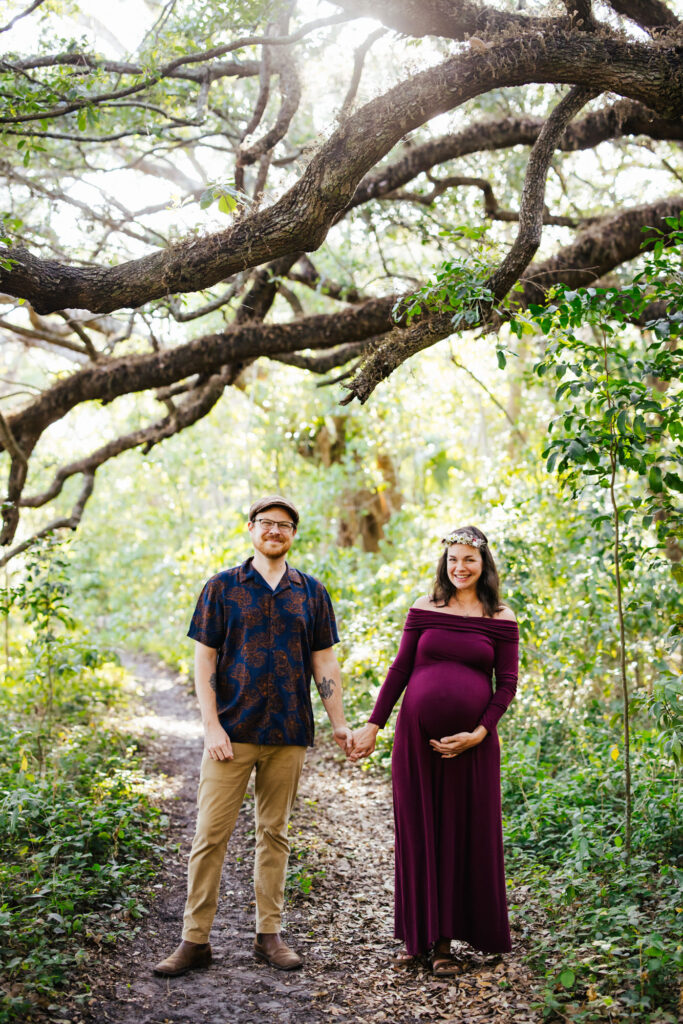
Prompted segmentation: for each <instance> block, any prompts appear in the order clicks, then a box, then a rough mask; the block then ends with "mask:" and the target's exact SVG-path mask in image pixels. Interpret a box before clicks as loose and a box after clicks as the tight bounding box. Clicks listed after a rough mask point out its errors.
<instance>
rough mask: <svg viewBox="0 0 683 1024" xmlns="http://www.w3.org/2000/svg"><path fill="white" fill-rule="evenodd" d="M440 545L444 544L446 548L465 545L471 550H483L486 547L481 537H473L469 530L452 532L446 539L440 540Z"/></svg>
mask: <svg viewBox="0 0 683 1024" xmlns="http://www.w3.org/2000/svg"><path fill="white" fill-rule="evenodd" d="M441 543H442V544H445V545H446V547H450V546H451V544H467V545H468V546H469V547H471V548H483V547H485V546H486V541H485V540H483V539H482V538H481V537H475V536H474V534H473V533H470V531H469V530H453V531H452V532H451V533H449V534H448V535H447V536H446V537H442V538H441Z"/></svg>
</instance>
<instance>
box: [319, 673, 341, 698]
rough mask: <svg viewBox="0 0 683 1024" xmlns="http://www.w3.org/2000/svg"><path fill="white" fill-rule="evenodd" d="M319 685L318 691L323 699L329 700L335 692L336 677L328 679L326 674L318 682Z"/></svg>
mask: <svg viewBox="0 0 683 1024" xmlns="http://www.w3.org/2000/svg"><path fill="white" fill-rule="evenodd" d="M317 686H318V693H319V694H320V696H321V697H322V699H323V700H329V699H330V697H331V696H332V694H333V692H334V688H335V686H336V683H335V681H334V679H326V678H325V676H323V677H322V679H321V680H320V682H319V683H318V684H317Z"/></svg>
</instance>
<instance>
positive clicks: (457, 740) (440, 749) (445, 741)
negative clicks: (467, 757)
mask: <svg viewBox="0 0 683 1024" xmlns="http://www.w3.org/2000/svg"><path fill="white" fill-rule="evenodd" d="M487 735H488V733H487V731H486V729H485V728H484V726H483V725H478V726H477V728H476V729H475V730H474V732H458V733H456V734H455V735H454V736H442V737H441V739H440V740H430V741H429V744H430V746H431V747H432V748H433V749H434V750H435V751H436V752H437V754H441V756H442V757H457V756H458V755H459V754H464V753H465V751H466V750H469V749H470V748H471V747H476V746H478V745H479V744H480V743H481V741H482V740H483V739H485V738H486V736H487Z"/></svg>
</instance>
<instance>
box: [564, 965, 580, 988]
mask: <svg viewBox="0 0 683 1024" xmlns="http://www.w3.org/2000/svg"><path fill="white" fill-rule="evenodd" d="M575 981H576V975H575V974H574V972H573V971H572V970H571V968H569V967H567V969H566V970H564V971H562V974H561V975H560V984H561V985H562V986H563V987H564V988H571V987H572V985H573V984H574V982H575Z"/></svg>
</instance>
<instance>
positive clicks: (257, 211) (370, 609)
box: [0, 0, 683, 1022]
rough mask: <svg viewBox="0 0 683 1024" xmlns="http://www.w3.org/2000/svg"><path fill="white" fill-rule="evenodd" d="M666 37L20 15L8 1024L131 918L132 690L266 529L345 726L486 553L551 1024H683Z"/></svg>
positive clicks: (573, 23) (620, 15)
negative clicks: (126, 663)
mask: <svg viewBox="0 0 683 1024" xmlns="http://www.w3.org/2000/svg"><path fill="white" fill-rule="evenodd" d="M520 11H521V13H520ZM370 14H372V15H373V17H374V20H373V19H372V18H370V17H369V15H370ZM682 16H683V10H682V9H681V7H680V4H678V3H669V4H663V3H659V2H657V0H653V2H643V0H640V2H638V3H629V2H615V3H612V4H597V3H596V4H593V5H591V4H589V3H584V2H582V3H577V4H576V5H574V4H570V3H567V4H558V5H557V6H556V7H553V6H552V5H551V6H550V7H548V5H542V4H536V3H533V2H531V3H527V4H526V5H517V4H512V3H510V4H508V3H506V2H504V0H501V2H500V3H498V4H495V5H493V4H489V5H481V6H480V7H476V6H475V5H469V4H457V3H453V4H438V3H431V4H430V3H426V4H423V5H421V12H420V14H419V16H418V15H416V14H415V12H414V5H411V4H409V3H400V2H396V3H389V2H384V3H378V4H376V5H374V6H373V8H372V11H370V9H369V8H365V7H364V5H363V4H361V3H351V2H348V3H336V4H335V3H321V4H320V5H313V4H306V3H303V4H300V5H299V6H295V5H293V4H289V3H287V4H284V3H278V2H265V0H263V2H258V0H239V2H235V3H229V4H225V5H222V6H218V7H216V6H214V5H209V4H204V3H202V2H201V0H197V2H194V3H182V2H177V3H169V4H166V5H162V4H158V3H155V2H151V0H149V2H142V0H140V2H135V0H125V2H123V0H121V2H120V3H118V4H115V3H111V4H108V5H106V6H105V5H102V8H101V9H100V6H99V5H98V6H97V9H96V10H94V9H93V7H92V5H82V6H81V5H79V4H78V3H76V2H57V0H45V2H43V3H40V2H38V3H33V4H18V3H14V4H10V5H9V15H8V17H6V18H5V23H4V27H3V26H0V28H2V34H0V40H2V44H3V48H4V50H5V57H4V58H3V59H2V60H1V61H0V75H1V76H2V83H3V84H2V91H1V93H0V102H1V103H2V111H3V112H2V116H1V117H0V129H1V130H2V136H1V139H2V150H1V151H0V158H1V160H2V167H3V173H4V174H5V185H4V187H3V199H2V207H1V210H2V212H3V224H4V228H3V232H2V234H3V236H4V248H3V249H2V252H0V257H1V259H2V263H1V269H0V292H2V295H1V296H0V301H1V302H2V303H3V305H4V312H3V314H2V317H0V335H1V338H2V353H1V356H0V358H1V360H2V371H1V374H2V383H1V389H2V391H1V393H0V398H1V399H2V405H1V406H0V412H1V414H2V415H1V416H0V434H1V437H0V440H1V441H2V447H3V449H4V452H5V458H6V459H7V462H8V468H9V476H8V489H7V495H6V500H5V502H4V504H3V521H4V528H3V536H2V540H3V543H4V544H5V545H6V548H5V550H6V552H7V554H6V556H5V557H4V558H3V559H2V564H3V565H4V574H5V576H4V589H3V594H4V599H3V611H4V640H3V657H2V659H0V660H2V671H3V688H2V693H1V695H0V701H1V702H2V716H1V718H0V739H1V744H0V748H1V753H0V800H1V801H2V803H1V806H0V845H1V846H2V854H3V863H2V867H0V881H1V882H2V896H1V898H0V927H2V949H1V955H2V970H3V977H4V996H3V1003H2V1009H1V1010H0V1019H2V1020H4V1019H7V1020H11V1019H17V1018H25V1017H26V1015H27V1014H29V1016H30V1015H31V1014H33V1013H35V1014H40V1013H41V1012H42V1013H45V1012H46V1013H47V1014H48V1016H49V1015H50V1014H54V1013H56V1012H57V1010H58V1006H59V992H60V990H61V989H62V987H63V985H64V984H65V982H66V980H67V979H69V978H70V977H72V976H73V972H74V971H76V972H77V971H78V965H79V963H80V962H81V961H82V960H83V959H84V958H87V956H88V955H91V954H92V951H93V949H94V948H95V947H97V948H99V945H101V943H102V941H104V942H105V944H106V943H112V944H115V943H116V941H117V939H118V938H120V937H122V936H125V935H126V934H127V933H128V932H129V931H130V930H131V929H133V928H135V927H136V923H135V922H136V920H138V919H139V917H140V915H142V914H144V912H145V906H146V901H147V899H148V897H147V892H148V890H149V885H150V883H151V880H152V877H153V875H154V872H155V871H156V870H157V868H158V864H159V862H160V858H161V856H162V855H163V849H164V838H163V823H164V820H163V816H162V815H160V814H159V811H158V798H159V795H160V794H159V793H158V792H156V791H155V790H154V788H153V787H152V786H150V780H149V779H146V778H145V776H144V773H143V772H142V771H141V764H142V761H141V757H142V754H143V751H142V748H141V747H140V742H139V740H133V739H132V738H131V737H130V735H129V734H128V733H127V732H126V729H125V726H124V725H122V724H121V722H122V716H124V715H125V707H126V706H127V705H128V706H130V705H131V702H133V703H134V701H135V699H136V697H135V695H134V694H133V693H131V690H130V680H129V678H128V677H127V674H126V672H125V670H124V669H123V668H122V667H121V665H120V661H119V654H120V653H121V652H123V651H131V650H143V651H146V652H148V653H150V654H153V655H155V656H156V657H159V658H161V659H163V660H164V661H165V662H167V663H169V664H171V665H173V666H174V667H177V668H178V669H180V670H181V671H183V672H185V673H187V674H188V676H189V674H190V660H191V654H192V652H191V649H190V648H191V645H190V642H189V641H188V640H187V639H186V638H185V631H186V628H187V624H188V621H189V617H190V615H191V612H192V609H193V607H194V602H195V600H196V596H197V594H198V591H199V589H200V588H201V585H202V584H203V582H204V580H205V579H206V578H207V577H208V576H210V575H211V574H212V573H213V572H215V571H216V570H218V569H219V568H221V567H223V566H228V565H233V564H235V563H237V562H239V561H241V560H242V559H243V558H244V557H246V555H247V554H248V551H249V545H248V542H247V535H246V531H245V513H246V510H247V509H248V507H249V504H250V502H251V501H252V500H253V498H254V497H256V496H258V495H260V494H261V493H263V492H266V491H276V492H278V491H281V492H283V493H285V494H287V495H288V496H289V497H290V498H292V499H293V500H294V501H295V502H296V503H297V504H298V505H299V507H300V509H301V512H302V521H301V529H300V531H299V534H298V536H297V539H296V548H295V552H296V554H295V558H294V562H295V564H296V565H297V566H299V567H301V568H302V569H304V570H306V571H309V572H312V573H314V574H315V575H316V576H317V577H318V578H320V579H321V580H323V582H324V583H325V585H326V586H327V588H328V590H329V591H330V594H331V596H332V599H333V601H334V605H335V609H336V612H337V615H338V619H339V624H340V632H341V634H342V638H343V639H342V644H341V646H340V660H341V662H342V668H343V672H344V679H345V692H346V704H347V709H348V717H349V719H350V720H351V721H353V722H357V723H360V722H362V721H363V719H364V716H365V715H366V714H367V712H368V709H369V708H370V707H371V706H372V702H373V699H374V696H375V695H376V693H377V690H378V687H379V686H380V685H381V682H382V679H383V676H384V673H385V671H386V668H387V667H388V665H389V664H390V662H391V659H392V656H393V653H394V651H395V649H396V646H397V641H398V637H399V634H400V630H401V626H402V622H403V619H404V617H405V614H406V611H407V609H408V608H409V607H410V605H411V604H412V603H413V601H414V600H415V599H416V598H417V597H418V596H420V595H422V594H424V593H425V592H426V591H427V589H428V587H429V584H430V580H431V575H432V572H433V567H434V565H435V562H436V559H437V557H438V555H439V553H440V538H441V537H442V536H443V535H444V534H445V533H446V532H447V531H448V530H450V529H451V528H453V527H455V526H457V525H465V524H467V523H474V524H476V525H478V526H480V527H481V528H483V529H484V530H485V531H486V533H487V534H488V536H489V538H490V540H491V544H492V548H493V551H494V555H495V557H496V560H497V562H498V565H499V568H500V571H501V576H502V578H503V593H504V599H505V601H506V602H507V603H508V604H509V605H510V606H511V607H512V608H513V609H514V610H515V612H516V614H517V617H518V620H519V626H520V634H521V640H522V647H521V651H522V664H521V677H520V680H521V681H520V689H519V695H518V698H517V700H516V702H515V704H514V706H513V708H512V709H511V711H510V712H509V713H508V714H507V715H506V716H505V719H504V723H503V725H502V728H501V734H502V740H503V759H504V764H503V787H504V793H503V798H504V812H505V830H506V855H507V865H508V872H509V875H510V883H511V886H512V885H514V886H515V887H516V889H517V890H520V889H521V890H523V891H526V892H527V893H528V901H525V902H524V903H521V904H519V905H515V906H514V907H513V908H512V909H513V919H514V920H515V922H516V927H517V929H518V931H519V933H520V934H523V935H524V936H525V941H526V943H527V944H528V948H529V962H530V964H531V966H532V968H533V970H534V972H535V974H536V977H537V987H538V1011H539V1014H542V1015H543V1016H545V1017H546V1018H548V1019H558V1020H560V1019H564V1020H566V1019H570V1020H576V1021H584V1020H585V1021H589V1020H643V1021H653V1022H655V1021H661V1022H664V1021H674V1020H676V1019H677V1014H678V1013H679V1012H680V1008H681V1003H680V1000H681V990H680V969H681V966H682V965H683V945H682V943H683V937H682V934H681V919H682V918H683V912H682V908H681V905H680V883H681V879H682V878H683V874H682V872H681V864H680V856H681V852H682V845H681V822H680V774H679V769H680V763H681V740H680V736H681V709H680V694H679V682H680V670H681V664H682V659H683V652H682V651H681V646H680V638H681V598H680V582H681V565H682V563H681V558H682V556H683V551H682V548H681V520H680V492H681V490H682V489H683V485H682V484H681V474H680V466H681V461H682V458H683V425H682V420H681V411H682V401H683V399H682V398H681V388H680V355H679V350H678V337H679V335H680V327H681V322H682V320H683V315H681V308H682V307H683V302H682V291H683V273H682V269H681V268H682V252H683V221H682V220H681V213H682V211H683V199H682V198H681V196H680V192H681V188H680V185H681V180H682V178H681V173H682V170H683V168H682V166H681V159H680V140H681V137H682V134H683V133H682V130H681V114H682V113H683V84H682V82H681V75H682V71H681V65H682V62H681V39H682V38H683V37H682V35H681V22H680V19H681V17H682ZM15 18H16V20H14V19H15ZM420 19H422V20H420ZM266 39H267V40H269V42H268V43H265V42H264V40H266ZM538 39H542V40H543V45H544V46H545V47H546V48H547V50H548V53H549V54H550V56H549V57H548V58H547V61H548V64H549V66H550V67H551V69H552V70H551V71H547V70H543V67H545V65H543V61H544V60H545V59H546V58H545V57H543V55H542V54H540V55H539V54H538V53H536V52H535V51H534V47H535V46H536V43H535V42H534V40H538ZM273 40H275V42H273ZM518 43H519V52H517V51H516V50H515V47H517V46H518ZM522 44H523V45H522ZM555 44H557V48H556V50H555V51H553V49H552V47H553V46H554V45H555ZM539 45H540V44H539ZM600 46H602V47H603V48H604V52H603V56H602V60H601V58H600ZM524 47H526V49H524ZM591 47H592V49H591ZM639 48H640V49H639ZM513 50H514V51H515V52H513ZM532 51H533V52H532ZM527 53H532V56H531V57H529V58H528V60H527V57H526V56H525V54H527ZM564 53H566V54H567V55H568V56H567V57H566V60H565V58H563V56H562V55H563V54H564ZM190 56H192V60H190ZM525 60H527V64H524V61H525ZM658 61H659V62H660V63H661V68H660V64H658ZM175 62H177V63H175ZM458 62H460V63H459V64H458ZM506 62H507V63H506ZM563 62H565V63H566V64H567V66H568V68H569V69H567V68H565V64H564V63H563ZM582 62H583V63H582ZM523 64H524V67H523V69H522V71H519V70H518V69H519V68H520V67H521V66H522V65H523ZM455 66H457V67H459V68H464V69H465V72H466V75H465V77H467V76H469V77H468V78H467V82H468V83H470V84H467V86H466V88H465V86H463V85H462V83H460V84H458V83H457V82H454V80H452V78H449V77H448V76H449V75H450V76H452V75H453V74H454V72H453V70H452V69H453V67H455ZM542 66H543V67H542ZM510 67H512V68H514V69H516V70H515V71H514V73H512V72H510V71H509V70H508V71H506V72H505V74H503V73H502V72H501V71H500V70H499V69H500V68H503V69H504V68H510ZM539 68H541V70H540V71H539V70H538V69H539ZM643 69H644V70H643ZM465 72H463V74H465ZM458 73H459V72H458ZM506 75H507V77H506ZM639 75H640V77H639ZM477 76H478V77H477ZM471 80H476V82H478V83H479V84H475V86H472V85H471ZM482 82H483V83H484V84H483V85H482V84H481V83H482ZM435 83H436V84H435ZM411 89H412V90H413V93H411V91H410V90H411ZM458 89H461V92H462V93H463V94H462V95H460V94H458V95H456V96H455V99H452V96H453V95H455V94H456V93H457V91H458ZM390 90H394V91H393V92H391V91H390ZM430 90H431V91H430ZM467 90H469V92H468V91H467ZM444 95H448V96H449V97H451V98H450V99H449V100H448V102H446V101H445V100H444V99H443V96H444ZM386 97H389V98H388V100H387V99H386ZM404 97H405V107H406V111H407V113H406V111H404V110H403V108H402V105H401V104H402V102H403V99H404ZM562 97H565V98H564V99H561V98H562ZM373 103H375V104H376V105H375V107H373V106H372V104H373ZM421 103H422V104H423V107H420V104H421ZM366 104H367V106H366ZM430 104H431V106H430ZM416 107H418V108H420V110H421V111H422V112H421V113H420V114H416V113H415V108H416ZM367 111H370V113H364V112H367ZM364 117H365V121H364V120H363V118H364ZM401 118H403V120H401ZM544 125H545V126H546V127H545V128H544ZM385 126H386V127H385ZM392 132H393V135H392ZM383 133H384V134H383ZM572 133H573V134H572ZM384 136H386V138H385V137H384ZM378 140H379V141H378ZM367 153H369V156H366V154H367ZM364 160H365V163H364V162H363V161H364ZM334 175H336V177H334ZM520 211H521V212H520ZM226 225H227V226H226ZM155 260H156V262H155ZM532 260H533V261H534V262H532ZM197 292H199V293H200V294H197ZM354 398H355V399H358V400H359V401H349V399H354ZM361 403H362V404H361ZM160 408H161V409H162V418H161V419H159V418H158V417H159V409H160ZM95 482H96V485H95ZM27 492H28V494H27ZM72 530H76V531H77V532H76V533H75V535H74V536H73V537H72V539H71V540H70V541H67V540H66V539H65V537H66V536H67V535H69V536H70V535H71V531H72ZM117 652H118V653H117ZM629 715H630V720H629V717H628V716H629ZM117 723H118V724H117ZM390 749H391V729H388V730H386V731H385V733H384V734H382V739H381V742H380V744H379V747H378V751H377V752H376V754H375V755H374V756H373V759H372V762H371V765H370V770H371V771H387V770H388V767H389V756H390ZM103 935H104V940H103V939H102V936H103ZM94 936H97V937H98V938H97V941H96V942H95V939H94V938H93V937H94ZM84 998H85V997H84Z"/></svg>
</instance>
